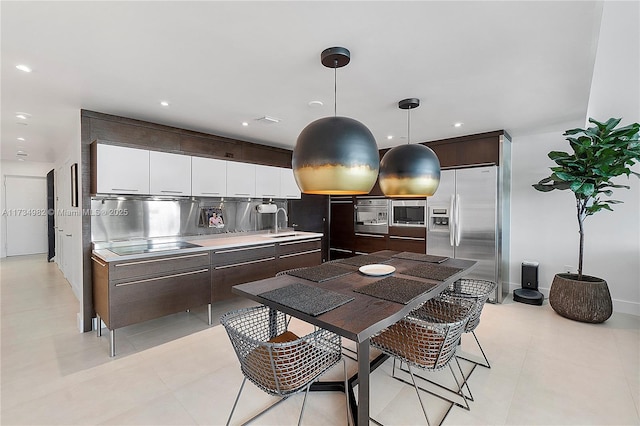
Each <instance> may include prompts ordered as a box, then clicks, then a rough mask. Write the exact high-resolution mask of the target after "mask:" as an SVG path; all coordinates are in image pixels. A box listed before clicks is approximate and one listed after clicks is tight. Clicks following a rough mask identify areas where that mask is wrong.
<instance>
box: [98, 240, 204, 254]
mask: <svg viewBox="0 0 640 426" xmlns="http://www.w3.org/2000/svg"><path fill="white" fill-rule="evenodd" d="M193 247H200V246H199V245H197V244H192V243H187V242H185V241H173V242H169V243H146V244H137V245H134V246H122V247H111V248H110V249H109V250H110V251H112V252H114V253H115V254H117V255H119V256H125V255H129V254H143V253H155V252H159V251H167V250H180V249H185V248H193Z"/></svg>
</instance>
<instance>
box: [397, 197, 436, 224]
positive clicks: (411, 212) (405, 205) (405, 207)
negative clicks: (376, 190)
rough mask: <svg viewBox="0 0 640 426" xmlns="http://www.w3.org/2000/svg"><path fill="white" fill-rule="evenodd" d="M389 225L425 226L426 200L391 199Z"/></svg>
mask: <svg viewBox="0 0 640 426" xmlns="http://www.w3.org/2000/svg"><path fill="white" fill-rule="evenodd" d="M390 211H391V220H390V221H389V224H390V225H391V226H425V223H426V220H427V200H426V199H425V200H391V209H390Z"/></svg>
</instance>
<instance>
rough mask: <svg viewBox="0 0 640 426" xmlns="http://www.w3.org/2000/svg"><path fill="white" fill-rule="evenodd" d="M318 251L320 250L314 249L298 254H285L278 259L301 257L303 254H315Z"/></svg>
mask: <svg viewBox="0 0 640 426" xmlns="http://www.w3.org/2000/svg"><path fill="white" fill-rule="evenodd" d="M319 251H320V249H315V250H307V251H301V252H300V253H291V254H285V255H282V256H280V259H284V258H285V257H294V256H302V255H303V254H310V253H317V252H319Z"/></svg>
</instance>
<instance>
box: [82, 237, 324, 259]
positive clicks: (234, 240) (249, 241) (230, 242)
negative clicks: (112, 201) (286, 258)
mask: <svg viewBox="0 0 640 426" xmlns="http://www.w3.org/2000/svg"><path fill="white" fill-rule="evenodd" d="M322 236H323V234H321V233H316V232H301V231H295V232H293V231H282V232H279V233H271V232H260V233H251V234H231V235H228V236H227V235H225V234H223V235H217V236H215V237H212V236H193V237H184V238H179V239H173V240H172V241H184V242H187V243H191V244H195V245H196V246H197V247H189V248H181V249H174V250H162V251H154V252H152V253H137V254H129V255H118V254H116V253H114V252H113V251H111V250H109V248H108V247H104V246H105V245H108V244H105V243H102V244H100V245H99V246H100V248H96V249H94V250H93V251H92V255H93V256H95V257H97V258H99V259H101V260H103V261H105V262H115V261H121V260H132V259H143V258H149V257H157V256H167V255H175V254H186V253H194V252H200V251H206V250H218V249H223V248H233V247H241V246H252V245H260V244H269V243H272V244H275V243H280V242H287V241H296V240H305V239H309V238H320V237H322ZM165 241H166V240H165ZM147 242H148V241H147V240H144V241H137V242H136V241H128V242H118V243H113V244H114V246H115V245H117V246H118V247H128V246H136V245H141V244H146V243H147Z"/></svg>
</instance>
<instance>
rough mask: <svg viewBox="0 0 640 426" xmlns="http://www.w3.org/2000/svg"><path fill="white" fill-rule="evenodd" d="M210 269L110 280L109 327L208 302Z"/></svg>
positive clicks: (209, 296) (114, 327)
mask: <svg viewBox="0 0 640 426" xmlns="http://www.w3.org/2000/svg"><path fill="white" fill-rule="evenodd" d="M210 300H211V269H210V268H209V267H208V266H207V267H204V268H202V269H197V270H193V271H183V272H176V273H173V274H167V275H164V276H159V277H155V278H142V279H140V280H132V281H126V282H121V283H118V284H111V288H110V302H111V303H110V304H111V312H110V324H109V326H110V328H111V329H116V328H119V327H124V326H126V325H130V324H135V323H138V322H141V321H147V320H150V319H153V318H158V317H161V316H164V315H169V314H173V313H176V312H182V311H186V310H187V309H190V308H195V307H197V306H202V305H206V304H208V303H210Z"/></svg>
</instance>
